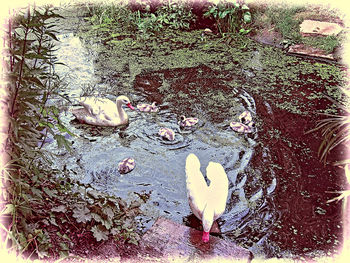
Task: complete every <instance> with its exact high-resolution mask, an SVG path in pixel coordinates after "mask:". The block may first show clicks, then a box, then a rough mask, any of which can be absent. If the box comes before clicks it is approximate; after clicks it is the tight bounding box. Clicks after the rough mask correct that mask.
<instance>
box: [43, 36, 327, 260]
mask: <svg viewBox="0 0 350 263" xmlns="http://www.w3.org/2000/svg"><path fill="white" fill-rule="evenodd" d="M60 40H61V43H60V44H59V47H60V49H59V51H58V58H59V61H60V62H63V63H65V64H66V65H67V66H66V67H64V66H63V67H61V66H59V67H58V68H57V69H56V70H57V72H58V73H59V74H60V75H61V76H62V77H65V78H66V82H67V83H68V84H69V85H68V87H67V88H66V90H65V91H63V93H64V94H65V95H67V96H68V97H70V98H71V99H74V98H75V97H78V96H79V95H82V94H83V93H86V91H87V90H88V93H89V94H93V95H98V96H103V97H108V98H111V99H113V98H115V97H116V96H117V95H121V94H119V93H118V91H117V90H114V91H113V92H111V90H113V89H111V88H110V87H109V86H108V84H105V83H101V81H100V80H99V79H98V78H97V77H96V76H95V75H94V66H93V62H92V61H93V58H94V56H93V54H89V53H88V52H87V51H86V49H85V48H84V47H83V45H82V43H81V42H80V40H79V38H77V37H75V36H74V35H73V34H65V35H61V36H60ZM260 59H261V55H260V54H259V53H258V52H254V53H253V54H252V59H251V61H250V62H247V63H250V64H251V68H253V69H254V70H259V71H260V70H262V64H261V62H260ZM242 73H243V74H245V75H246V77H247V78H252V76H253V75H251V72H250V71H242ZM179 76H180V77H179ZM172 79H173V80H172ZM171 81H173V82H171ZM175 82H176V85H174V83H175ZM208 83H210V85H208ZM133 85H134V87H133V92H132V93H130V94H125V95H128V96H129V97H130V99H131V101H132V102H133V104H135V105H134V106H136V104H137V103H144V102H147V103H152V102H153V101H156V102H157V103H158V104H159V107H160V111H159V112H158V113H140V112H138V111H131V110H129V109H126V111H127V113H128V115H129V121H130V123H129V125H128V126H126V127H121V128H104V127H92V126H88V125H82V124H79V123H78V122H76V121H74V117H73V115H72V114H71V113H70V112H69V111H65V112H63V113H62V116H61V118H62V120H63V121H64V123H65V125H67V127H68V128H69V129H70V130H71V131H72V132H73V133H74V134H76V135H78V137H77V138H74V139H71V140H72V141H73V142H74V143H73V153H72V154H71V155H70V154H68V153H65V151H64V150H57V149H56V145H55V143H51V144H47V145H46V147H45V149H46V150H49V151H52V152H54V153H59V154H60V155H61V157H58V158H57V159H56V160H55V166H56V168H57V169H60V170H64V171H66V172H67V174H69V176H71V177H73V178H74V179H76V180H78V181H80V182H82V183H86V184H90V185H91V186H92V187H94V188H96V189H98V190H101V191H104V192H108V193H110V194H112V195H116V196H120V197H122V198H124V199H126V200H129V201H130V200H132V199H137V198H138V194H149V196H150V198H149V199H148V200H147V202H146V203H145V204H143V205H142V207H141V208H142V211H143V213H144V215H143V216H141V217H140V218H139V221H140V228H141V229H142V230H147V228H148V227H150V226H151V225H152V224H153V223H154V220H155V219H156V218H157V217H158V216H165V217H168V218H171V219H172V220H174V221H176V222H179V223H182V221H183V218H184V217H185V216H187V215H188V214H190V209H189V206H188V201H187V197H186V186H185V169H184V167H185V159H186V157H187V155H188V154H189V153H195V154H196V155H197V156H198V157H199V159H200V161H201V164H202V167H201V168H202V172H203V174H205V168H206V166H207V164H208V162H209V161H215V162H219V163H221V164H222V165H223V167H224V168H225V171H226V173H227V176H228V178H229V182H230V183H229V200H228V203H227V208H226V211H225V213H224V215H223V216H222V218H221V220H220V226H221V231H222V232H224V234H223V237H224V238H227V239H232V240H234V241H235V242H237V243H240V244H242V245H244V246H246V247H249V248H250V249H251V250H252V251H253V253H256V254H262V255H269V256H271V255H276V254H278V253H280V251H279V250H278V249H277V245H276V244H278V245H280V241H279V240H280V236H279V235H281V234H282V232H278V229H277V230H276V227H280V226H281V224H283V223H284V222H283V223H281V220H282V221H283V220H284V218H285V217H286V215H287V216H288V215H289V216H290V212H288V211H287V210H288V209H285V208H281V202H279V201H278V200H276V196H277V193H276V191H277V190H276V189H279V194H281V193H284V194H286V195H290V194H291V192H287V193H286V191H283V189H281V187H282V188H283V187H286V186H285V180H286V178H285V177H284V175H283V176H282V177H281V176H280V175H277V174H276V173H277V172H280V169H285V171H284V172H291V175H293V173H294V172H295V171H296V170H298V169H299V170H300V167H299V166H298V164H297V163H298V161H299V160H293V156H294V154H293V153H291V152H288V149H286V148H285V147H284V146H281V145H279V146H278V147H277V148H278V149H277V150H276V149H274V148H269V145H271V142H264V143H262V141H261V138H259V136H258V134H262V133H266V132H268V131H270V130H269V129H268V128H267V127H268V125H270V126H271V127H272V126H276V122H275V120H276V119H275V118H278V117H277V116H278V115H277V114H278V113H277V112H276V108H275V107H274V106H273V105H270V104H269V103H268V102H266V101H263V100H261V98H259V101H258V102H257V101H256V99H257V97H255V96H252V95H250V94H249V93H248V92H247V91H245V90H244V89H240V88H237V87H231V86H230V84H229V82H227V81H226V80H225V78H220V77H219V75H218V74H217V73H216V72H215V71H213V70H212V69H210V68H208V67H206V66H200V67H197V68H189V69H182V70H181V69H179V70H173V71H158V72H143V73H141V74H139V75H137V76H136V78H135V81H134V82H133ZM166 85H168V87H169V89H168V90H166V91H165V92H164V91H162V88H161V87H162V86H166ZM186 85H187V86H186ZM175 86H176V87H183V88H178V89H176V88H174V87H175ZM91 87H93V91H91V90H92V89H91ZM189 87H193V88H189ZM212 87H215V92H212V93H211V92H210V89H211V88H212ZM89 88H90V90H89ZM196 88H198V89H196ZM199 90H200V92H199ZM174 92H184V95H183V100H181V101H179V100H175V99H174V98H173V97H171V96H170V95H169V93H174ZM221 96H224V98H226V100H227V101H228V102H227V103H228V104H227V105H226V106H225V108H224V109H223V108H221V107H220V105H218V103H216V102H217V101H219V100H220V99H221ZM62 103H63V104H64V102H62ZM244 110H249V111H250V112H251V113H252V115H253V119H254V121H256V122H257V123H261V122H262V121H264V124H261V125H257V128H256V130H255V132H254V133H253V134H249V135H243V134H238V133H236V132H234V131H232V130H231V129H230V127H229V123H230V121H235V120H237V118H238V115H239V114H240V113H241V112H243V111H244ZM182 114H185V115H186V116H196V117H199V118H200V122H199V124H198V125H197V126H196V127H194V128H191V129H187V130H186V129H185V130H181V129H180V128H179V125H178V120H179V116H180V115H182ZM264 114H265V115H264ZM261 117H264V118H266V119H264V120H262V119H261ZM269 121H270V122H269ZM278 123H280V122H278ZM299 124H300V123H299ZM281 125H282V124H281ZM282 126H283V127H285V126H284V125H282ZM160 127H169V128H172V129H173V130H174V131H175V132H176V135H175V140H174V141H172V142H169V141H164V140H163V139H161V138H160V137H159V136H158V130H159V128H160ZM281 151H282V152H283V153H281ZM281 154H282V155H283V154H285V155H284V157H283V158H284V159H283V158H282V159H281V158H280V159H278V160H277V161H276V156H280V155H281ZM126 157H132V158H134V159H135V162H136V167H135V169H134V170H133V171H132V172H130V173H128V174H126V175H120V174H119V172H118V169H117V166H118V162H119V161H121V160H122V159H124V158H126ZM253 157H254V158H253ZM288 158H290V159H288ZM294 158H295V157H294ZM290 162H293V163H294V166H293V165H292V164H290V167H292V166H293V167H294V168H295V167H297V168H296V169H294V168H293V167H292V168H290V169H289V168H288V165H287V164H288V163H290ZM274 163H275V166H274V165H273V164H274ZM276 167H277V169H276ZM281 167H282V168H281ZM286 168H287V169H286ZM276 171H277V172H276ZM299 172H300V171H299ZM300 173H302V172H300ZM286 176H290V175H286ZM310 176H312V175H310ZM292 180H295V178H294V179H292ZM287 198H288V196H287ZM279 200H283V198H280V199H279ZM282 203H283V204H282V207H283V206H285V205H287V206H290V204H288V202H282ZM312 209H313V208H312ZM320 209H324V208H320ZM320 211H321V210H320ZM314 222H316V223H315V224H318V223H319V222H320V221H314ZM296 224H297V223H296ZM280 228H282V227H280ZM276 231H277V232H276ZM326 232H327V235H328V232H329V230H327V231H326ZM252 237H254V238H252ZM282 239H283V238H282ZM271 240H274V242H275V245H271ZM332 242H333V241H332ZM290 248H291V247H288V246H287V247H286V248H285V249H286V250H289V249H290Z"/></svg>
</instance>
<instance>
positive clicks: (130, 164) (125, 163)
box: [118, 157, 135, 174]
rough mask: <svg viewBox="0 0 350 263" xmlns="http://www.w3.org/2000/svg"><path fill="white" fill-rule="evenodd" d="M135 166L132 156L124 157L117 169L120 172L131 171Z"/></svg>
mask: <svg viewBox="0 0 350 263" xmlns="http://www.w3.org/2000/svg"><path fill="white" fill-rule="evenodd" d="M134 168H135V160H134V159H133V158H130V157H128V158H125V159H124V160H122V161H121V162H120V163H119V164H118V170H119V173H121V174H126V173H129V172H131V171H132V170H133V169H134Z"/></svg>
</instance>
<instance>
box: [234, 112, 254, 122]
mask: <svg viewBox="0 0 350 263" xmlns="http://www.w3.org/2000/svg"><path fill="white" fill-rule="evenodd" d="M238 119H239V120H240V122H242V123H244V124H248V123H250V122H251V121H252V120H253V118H252V114H251V113H250V112H249V111H244V112H242V113H241V115H239V117H238Z"/></svg>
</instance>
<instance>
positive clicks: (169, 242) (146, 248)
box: [140, 217, 253, 262]
mask: <svg viewBox="0 0 350 263" xmlns="http://www.w3.org/2000/svg"><path fill="white" fill-rule="evenodd" d="M140 246H141V249H142V252H143V253H142V254H144V255H145V254H146V255H152V257H157V258H158V260H160V261H163V260H165V261H168V260H169V261H170V260H175V261H176V260H179V261H181V262H203V260H215V262H216V260H219V261H218V262H232V261H234V262H235V261H238V260H239V262H251V260H252V257H253V256H252V253H251V252H250V251H249V250H247V249H245V248H242V247H239V246H238V245H236V244H235V243H234V242H232V241H227V240H223V239H221V238H218V237H215V236H212V235H211V236H210V239H209V242H208V243H204V242H202V232H201V231H198V230H196V229H193V228H190V227H187V226H184V225H180V224H178V223H175V222H173V221H171V220H169V219H166V218H163V217H159V218H158V219H157V221H156V222H155V223H154V225H153V226H152V227H151V228H150V229H149V230H148V231H147V232H146V233H145V234H144V235H143V237H142V240H141V242H140Z"/></svg>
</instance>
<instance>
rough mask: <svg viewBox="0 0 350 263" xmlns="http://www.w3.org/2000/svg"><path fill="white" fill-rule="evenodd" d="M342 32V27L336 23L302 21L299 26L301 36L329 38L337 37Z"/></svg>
mask: <svg viewBox="0 0 350 263" xmlns="http://www.w3.org/2000/svg"><path fill="white" fill-rule="evenodd" d="M342 30H343V27H342V26H340V25H339V24H336V23H330V22H321V21H316V20H304V21H303V22H302V23H301V24H300V33H301V34H302V35H303V36H312V35H323V36H331V35H334V36H336V35H338V34H339V33H340V32H341V31H342Z"/></svg>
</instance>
